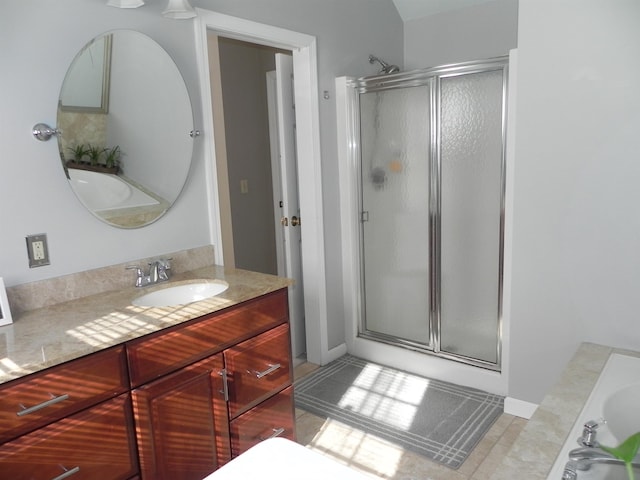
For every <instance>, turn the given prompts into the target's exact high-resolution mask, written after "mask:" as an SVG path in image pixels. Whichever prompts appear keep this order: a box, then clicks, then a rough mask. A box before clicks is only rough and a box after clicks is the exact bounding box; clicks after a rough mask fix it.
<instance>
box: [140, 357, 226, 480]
mask: <svg viewBox="0 0 640 480" xmlns="http://www.w3.org/2000/svg"><path fill="white" fill-rule="evenodd" d="M223 368H224V365H223V361H222V355H221V354H218V355H214V356H212V357H209V358H207V359H205V360H202V361H200V362H198V363H195V364H193V365H190V366H188V367H185V368H183V369H182V370H179V371H177V372H175V373H173V374H171V375H168V376H166V377H163V378H161V379H160V380H156V381H155V382H152V383H149V384H147V385H144V386H142V387H140V388H137V389H135V390H134V391H133V393H132V395H133V410H134V415H135V419H136V434H137V437H138V449H139V454H140V470H141V474H142V478H143V480H146V479H153V480H162V479H167V480H191V479H194V480H196V479H197V480H200V479H202V478H204V477H206V476H207V475H208V474H209V473H211V472H213V471H214V470H216V469H217V468H218V467H220V466H221V465H223V464H224V463H226V462H227V461H228V460H229V459H230V457H231V453H230V444H229V417H228V414H227V407H226V403H225V396H224V388H225V387H224V385H223V381H222V372H223Z"/></svg>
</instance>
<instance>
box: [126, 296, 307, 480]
mask: <svg viewBox="0 0 640 480" xmlns="http://www.w3.org/2000/svg"><path fill="white" fill-rule="evenodd" d="M290 352H291V348H290V335H289V318H288V299H287V290H286V289H282V290H279V291H276V292H273V293H270V294H267V295H263V296H261V297H258V298H256V299H253V300H250V301H248V302H244V303H241V304H239V305H237V306H234V307H230V308H228V309H225V310H222V311H219V312H216V313H214V314H211V315H207V316H205V317H202V318H200V319H197V320H194V321H192V322H187V323H185V324H182V325H179V326H177V327H175V328H171V329H167V330H163V331H161V332H158V333H157V334H152V335H149V336H147V337H144V338H140V339H138V340H135V341H133V342H130V343H128V344H127V354H128V359H129V371H130V376H131V385H132V387H133V390H132V400H133V410H134V416H135V419H136V434H137V439H138V449H139V454H140V471H141V476H142V479H143V480H146V479H154V480H155V479H160V480H164V479H167V480H168V479H171V480H200V479H202V478H204V477H206V476H207V475H208V474H209V473H211V472H213V471H214V470H216V469H217V468H218V467H220V466H222V465H224V464H225V463H226V462H228V461H229V460H230V459H231V458H232V456H236V455H238V454H240V453H241V452H243V451H244V450H246V449H247V448H249V447H250V446H252V445H253V444H255V443H257V442H259V441H260V440H261V439H264V438H268V437H270V436H275V435H283V436H286V437H287V438H290V439H292V440H293V439H295V432H294V410H293V400H292V387H291V384H292V380H293V377H292V366H291V365H292V360H291V353H290ZM258 422H260V423H259V424H258ZM232 432H233V435H234V436H235V438H236V439H237V440H234V439H232V438H231V436H232ZM232 446H233V447H232ZM232 448H233V449H232Z"/></svg>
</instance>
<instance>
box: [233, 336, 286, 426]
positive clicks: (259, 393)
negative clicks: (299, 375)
mask: <svg viewBox="0 0 640 480" xmlns="http://www.w3.org/2000/svg"><path fill="white" fill-rule="evenodd" d="M224 359H225V365H226V368H227V372H228V375H229V415H230V416H231V418H235V417H236V416H238V415H240V414H241V413H242V412H245V411H247V410H248V409H250V408H251V407H253V406H255V405H257V404H258V403H260V402H261V401H263V400H265V399H266V398H268V397H270V396H271V395H272V394H273V393H275V392H278V391H280V390H282V389H283V388H285V387H287V386H289V385H291V381H292V375H291V372H292V369H291V358H290V355H289V325H288V324H284V325H280V326H279V327H277V328H274V329H273V330H270V331H268V332H265V333H263V334H261V335H258V336H257V337H255V338H251V339H249V340H246V341H244V342H242V343H240V344H238V345H236V346H235V347H232V348H229V349H228V350H226V351H225V352H224Z"/></svg>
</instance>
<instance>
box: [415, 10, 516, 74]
mask: <svg viewBox="0 0 640 480" xmlns="http://www.w3.org/2000/svg"><path fill="white" fill-rule="evenodd" d="M517 35H518V0H494V1H490V2H485V3H481V4H479V5H475V6H471V7H466V8H460V9H457V10H451V11H448V12H442V13H438V14H436V15H431V16H428V17H424V18H420V19H415V20H409V21H407V22H405V26H404V37H405V50H404V65H405V68H406V69H407V70H412V69H417V68H425V67H434V66H437V65H446V64H448V63H458V62H466V61H469V60H479V59H485V58H491V57H498V56H502V55H507V54H508V53H509V50H511V49H512V48H515V47H516V42H517Z"/></svg>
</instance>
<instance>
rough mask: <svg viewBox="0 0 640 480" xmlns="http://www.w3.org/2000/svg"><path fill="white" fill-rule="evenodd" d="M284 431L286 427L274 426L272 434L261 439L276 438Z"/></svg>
mask: <svg viewBox="0 0 640 480" xmlns="http://www.w3.org/2000/svg"><path fill="white" fill-rule="evenodd" d="M283 433H284V428H282V427H280V428H274V429H273V433H272V434H271V435H269V436H268V437H260V440H268V439H270V438H275V437H279V436H280V435H282V434H283Z"/></svg>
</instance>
